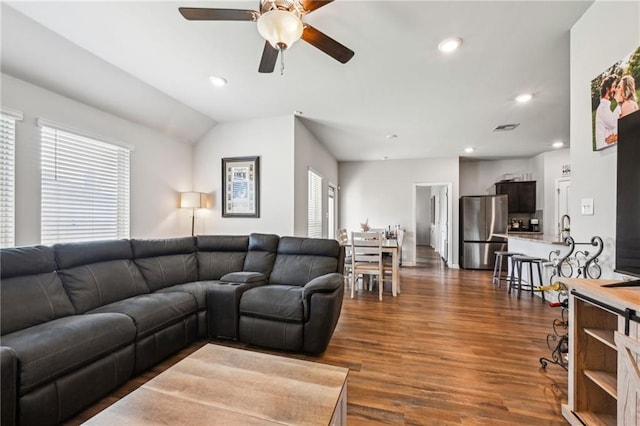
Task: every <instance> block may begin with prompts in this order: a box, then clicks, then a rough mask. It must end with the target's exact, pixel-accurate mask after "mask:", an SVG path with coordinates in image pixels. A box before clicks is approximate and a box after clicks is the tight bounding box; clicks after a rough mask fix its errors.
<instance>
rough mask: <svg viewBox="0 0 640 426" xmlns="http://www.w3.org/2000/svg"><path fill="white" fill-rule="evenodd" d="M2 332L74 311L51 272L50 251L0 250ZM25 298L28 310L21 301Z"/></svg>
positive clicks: (52, 260) (0, 329)
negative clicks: (0, 264) (0, 265)
mask: <svg viewBox="0 0 640 426" xmlns="http://www.w3.org/2000/svg"><path fill="white" fill-rule="evenodd" d="M0 260H1V261H2V268H0V271H1V273H2V279H1V280H0V333H1V334H2V335H5V334H8V333H12V332H14V331H18V330H21V329H23V328H28V327H31V326H34V325H37V324H41V323H44V322H47V321H51V320H54V319H56V318H61V317H65V316H69V315H74V314H75V310H74V308H73V305H72V304H71V301H70V300H69V297H68V296H67V293H66V292H65V291H64V288H63V286H62V282H61V281H60V278H59V277H58V275H57V274H56V273H55V272H54V270H55V268H56V263H55V259H54V254H53V250H51V248H49V247H44V246H33V247H16V248H8V249H2V250H1V251H0ZM26 301H29V305H28V309H25V302H26Z"/></svg>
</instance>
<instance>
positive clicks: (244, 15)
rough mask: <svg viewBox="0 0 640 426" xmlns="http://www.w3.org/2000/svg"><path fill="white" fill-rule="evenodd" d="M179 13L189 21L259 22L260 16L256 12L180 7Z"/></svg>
mask: <svg viewBox="0 0 640 426" xmlns="http://www.w3.org/2000/svg"><path fill="white" fill-rule="evenodd" d="M178 11H179V12H180V13H181V14H182V16H184V18H185V19H188V20H189V21H257V20H258V16H260V14H259V13H258V12H257V11H255V10H243V9H204V8H200V7H179V8H178Z"/></svg>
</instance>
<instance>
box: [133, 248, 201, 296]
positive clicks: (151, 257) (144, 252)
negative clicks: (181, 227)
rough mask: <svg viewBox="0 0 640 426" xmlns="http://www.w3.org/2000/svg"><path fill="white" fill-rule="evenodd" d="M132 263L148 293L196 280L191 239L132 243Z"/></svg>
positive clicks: (194, 256) (195, 265) (196, 267)
mask: <svg viewBox="0 0 640 426" xmlns="http://www.w3.org/2000/svg"><path fill="white" fill-rule="evenodd" d="M131 247H132V248H133V256H134V262H135V264H136V265H137V266H138V268H139V269H140V272H141V273H142V276H143V277H144V279H145V281H146V282H147V285H148V287H149V289H150V290H151V291H156V290H159V289H161V288H165V287H169V286H172V285H175V284H182V283H187V282H191V281H197V280H198V263H197V260H196V254H195V251H196V245H195V239H194V238H193V237H185V238H170V239H158V240H131Z"/></svg>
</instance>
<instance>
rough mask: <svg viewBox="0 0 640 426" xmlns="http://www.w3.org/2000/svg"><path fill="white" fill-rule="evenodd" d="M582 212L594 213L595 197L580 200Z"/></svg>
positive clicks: (584, 213) (583, 213) (585, 213)
mask: <svg viewBox="0 0 640 426" xmlns="http://www.w3.org/2000/svg"><path fill="white" fill-rule="evenodd" d="M580 214H582V215H593V198H583V199H582V200H580Z"/></svg>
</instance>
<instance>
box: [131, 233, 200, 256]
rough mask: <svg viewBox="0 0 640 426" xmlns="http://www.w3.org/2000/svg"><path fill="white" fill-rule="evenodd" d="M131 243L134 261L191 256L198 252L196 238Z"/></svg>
mask: <svg viewBox="0 0 640 426" xmlns="http://www.w3.org/2000/svg"><path fill="white" fill-rule="evenodd" d="M130 242H131V249H132V250H133V257H134V259H142V258H145V257H158V256H171V255H175V254H189V253H195V251H196V240H195V238H194V237H182V238H163V239H151V240H137V239H132V240H130Z"/></svg>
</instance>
